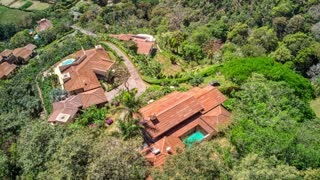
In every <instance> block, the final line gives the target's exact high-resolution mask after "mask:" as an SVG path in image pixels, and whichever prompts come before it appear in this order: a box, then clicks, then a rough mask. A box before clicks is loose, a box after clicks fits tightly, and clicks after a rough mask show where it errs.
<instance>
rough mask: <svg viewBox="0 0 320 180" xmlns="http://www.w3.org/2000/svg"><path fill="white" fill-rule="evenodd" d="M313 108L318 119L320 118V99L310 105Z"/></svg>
mask: <svg viewBox="0 0 320 180" xmlns="http://www.w3.org/2000/svg"><path fill="white" fill-rule="evenodd" d="M310 106H311V108H312V109H313V111H314V112H315V113H316V115H317V117H320V97H318V98H316V99H314V100H312V101H311V103H310Z"/></svg>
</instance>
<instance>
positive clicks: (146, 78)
mask: <svg viewBox="0 0 320 180" xmlns="http://www.w3.org/2000/svg"><path fill="white" fill-rule="evenodd" d="M220 66H221V65H220V64H218V65H213V66H211V67H209V68H206V69H204V70H202V71H200V72H198V73H185V74H183V75H182V77H180V78H174V79H170V78H164V79H156V78H153V77H149V76H142V79H143V80H144V81H145V82H147V83H149V84H153V85H163V84H172V83H185V82H187V81H189V80H190V79H191V78H192V77H193V76H194V75H197V74H199V75H200V76H201V77H207V76H210V75H213V74H214V73H215V72H216V71H217V69H218V68H219V67H220Z"/></svg>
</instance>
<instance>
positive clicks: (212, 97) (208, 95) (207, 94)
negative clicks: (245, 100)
mask: <svg viewBox="0 0 320 180" xmlns="http://www.w3.org/2000/svg"><path fill="white" fill-rule="evenodd" d="M188 92H189V93H190V94H192V95H193V96H194V97H195V98H197V99H198V102H199V103H200V104H201V105H202V107H203V108H204V112H203V113H206V112H208V111H209V110H211V109H212V108H214V107H216V106H218V105H220V104H222V103H223V102H224V101H226V100H227V98H226V97H225V96H224V95H223V94H222V93H221V92H220V91H219V90H218V89H217V88H215V87H213V86H206V87H205V88H202V89H201V88H199V87H196V88H193V89H191V90H190V91H188Z"/></svg>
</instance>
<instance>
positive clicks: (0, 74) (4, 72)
mask: <svg viewBox="0 0 320 180" xmlns="http://www.w3.org/2000/svg"><path fill="white" fill-rule="evenodd" d="M16 68H17V66H16V65H14V64H9V63H7V62H3V63H1V64H0V79H2V78H4V77H6V76H8V75H9V74H10V73H12V72H13V71H14V70H15V69H16Z"/></svg>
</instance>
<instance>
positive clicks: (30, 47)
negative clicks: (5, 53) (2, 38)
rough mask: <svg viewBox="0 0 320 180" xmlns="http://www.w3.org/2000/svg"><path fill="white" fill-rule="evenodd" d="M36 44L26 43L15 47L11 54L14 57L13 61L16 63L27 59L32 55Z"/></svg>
mask: <svg viewBox="0 0 320 180" xmlns="http://www.w3.org/2000/svg"><path fill="white" fill-rule="evenodd" d="M36 47H37V46H36V45H34V44H27V45H26V46H24V47H21V48H16V49H14V50H13V51H12V55H13V56H14V57H15V61H16V62H18V63H21V62H22V63H23V62H25V61H28V60H29V59H30V58H31V57H32V56H33V55H34V49H35V48H36Z"/></svg>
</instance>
